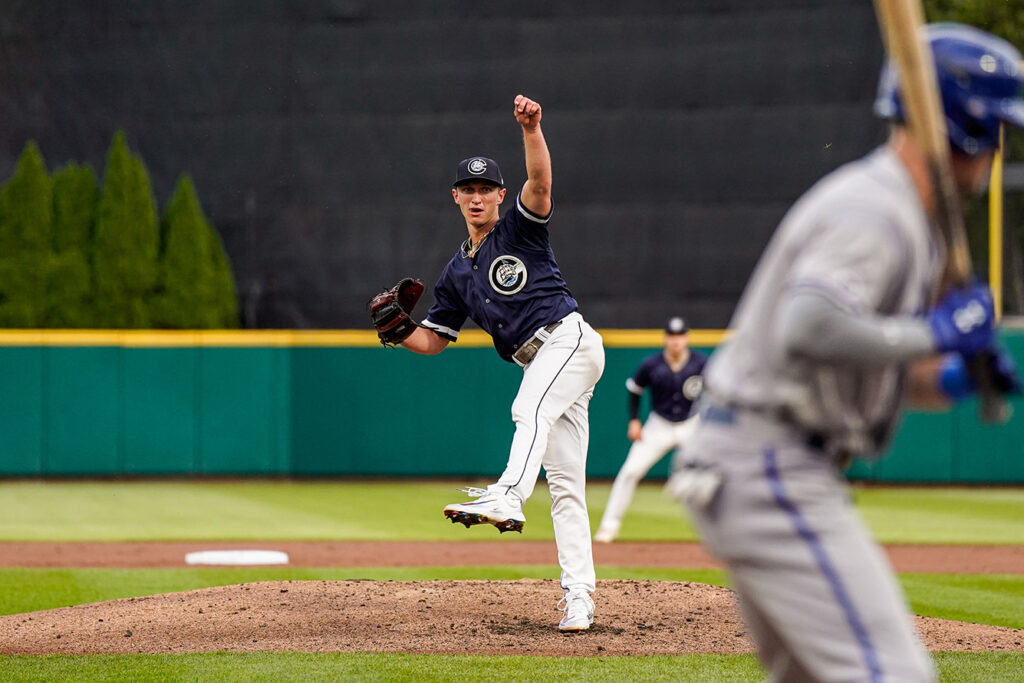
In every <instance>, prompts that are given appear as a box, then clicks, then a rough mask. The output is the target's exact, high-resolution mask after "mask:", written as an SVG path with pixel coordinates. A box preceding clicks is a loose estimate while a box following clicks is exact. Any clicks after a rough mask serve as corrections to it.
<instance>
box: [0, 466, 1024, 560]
mask: <svg viewBox="0 0 1024 683" xmlns="http://www.w3.org/2000/svg"><path fill="white" fill-rule="evenodd" d="M466 483H476V484H483V483H484V482H479V481H478V482H459V481H399V482H392V481H388V482H380V481H309V482H307V481H301V482H289V481H266V480H238V481H202V482H188V481H168V482H164V481H137V482H100V481H85V482H71V481H5V482H0V509H2V510H4V514H3V515H2V516H0V541H2V540H7V541H132V540H134V541H162V540H163V541H168V540H448V541H452V540H454V541H473V540H493V538H494V537H495V534H493V533H491V534H488V533H486V532H489V531H493V530H492V529H479V528H477V529H468V530H467V529H464V528H463V527H461V526H457V525H456V526H453V525H451V524H449V523H447V522H446V521H445V520H444V518H443V516H442V514H441V509H442V508H443V507H444V505H445V504H447V503H450V502H454V501H457V500H460V499H462V497H463V494H460V493H458V492H457V491H456V490H455V489H456V488H457V487H458V486H460V485H464V484H466ZM609 489H610V485H609V483H608V482H599V483H592V484H591V485H590V486H589V487H588V502H589V505H590V517H591V524H592V526H594V527H596V525H597V523H598V521H599V520H600V517H601V514H602V513H603V512H604V505H605V502H606V500H607V498H608V492H609ZM855 500H856V505H857V508H858V509H859V511H860V512H861V514H862V515H863V517H864V518H865V520H866V521H867V523H868V525H869V526H870V527H871V529H872V532H873V533H874V534H875V536H876V537H877V538H878V540H879V541H881V542H884V543H934V544H1005V545H1015V544H1020V543H1021V542H1022V539H1024V489H991V488H977V489H974V488H962V489H961V488H955V489H951V488H857V489H855ZM549 505H550V499H549V497H548V493H547V490H546V488H545V486H544V485H543V482H541V483H540V484H539V485H538V486H537V489H536V490H535V492H534V495H533V496H532V497H531V499H530V500H529V501H528V502H527V504H526V507H525V510H524V512H525V514H526V517H527V531H526V533H525V534H524V535H523V536H519V535H518V534H505V535H504V536H503V537H502V540H503V541H506V542H510V543H515V542H517V541H519V540H549V539H552V538H553V537H554V536H553V532H552V529H551V516H550V514H549V512H548V508H549ZM696 538H697V536H696V534H695V532H694V529H693V527H692V526H691V525H690V523H689V522H688V521H687V519H686V517H685V515H684V513H683V511H682V509H681V507H680V506H679V505H677V504H676V503H675V502H674V501H672V500H670V499H669V498H667V497H666V496H665V495H664V493H663V492H662V485H661V484H660V483H659V482H651V483H647V484H644V485H641V486H640V487H639V488H638V489H637V492H636V496H635V497H634V500H633V504H632V505H631V507H630V509H629V512H628V513H627V515H626V518H625V520H624V522H623V527H622V532H621V534H620V539H621V540H624V541H627V540H631V541H648V540H659V541H693V540H696Z"/></svg>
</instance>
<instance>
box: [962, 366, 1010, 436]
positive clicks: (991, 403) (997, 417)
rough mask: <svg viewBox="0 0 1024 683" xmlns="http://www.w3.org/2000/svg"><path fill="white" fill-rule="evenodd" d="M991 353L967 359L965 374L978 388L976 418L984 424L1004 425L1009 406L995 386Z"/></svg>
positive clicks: (1007, 416)
mask: <svg viewBox="0 0 1024 683" xmlns="http://www.w3.org/2000/svg"><path fill="white" fill-rule="evenodd" d="M993 367H994V366H993V363H992V352H991V351H982V352H981V353H977V354H975V355H973V356H971V357H969V358H968V359H967V372H968V374H969V375H970V377H971V381H973V382H974V386H976V387H977V388H978V418H979V419H980V420H981V421H982V422H984V423H985V424H1005V423H1006V422H1007V421H1008V420H1009V419H1010V413H1011V411H1010V404H1009V403H1007V401H1006V398H1005V397H1004V396H1003V394H1002V392H1000V391H999V388H998V387H997V386H996V383H995V378H994V376H993V375H994V371H993Z"/></svg>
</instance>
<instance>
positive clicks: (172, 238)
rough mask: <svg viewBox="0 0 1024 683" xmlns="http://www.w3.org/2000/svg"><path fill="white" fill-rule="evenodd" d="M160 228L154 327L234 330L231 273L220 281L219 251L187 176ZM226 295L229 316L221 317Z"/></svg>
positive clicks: (228, 272) (168, 208)
mask: <svg viewBox="0 0 1024 683" xmlns="http://www.w3.org/2000/svg"><path fill="white" fill-rule="evenodd" d="M161 227H162V230H161V237H162V240H161V242H162V251H161V259H160V283H159V288H158V291H159V293H158V296H157V299H156V302H155V308H154V322H155V323H156V324H157V325H158V326H159V327H167V328H180V329H208V328H224V327H237V326H238V320H237V318H238V316H237V313H236V312H235V311H234V305H235V304H234V282H233V279H232V278H231V272H230V270H229V269H228V270H227V279H226V281H225V279H224V270H225V267H226V263H227V260H226V257H225V256H224V254H223V248H222V247H221V244H220V240H219V238H218V237H217V235H216V233H215V232H214V231H213V228H212V227H211V226H210V224H209V222H208V221H207V220H206V216H204V215H203V210H202V208H201V207H200V205H199V200H198V198H197V196H196V189H195V185H194V183H193V182H192V179H191V178H190V177H189V176H187V175H185V176H182V177H181V178H180V179H179V180H178V185H177V187H176V188H175V190H174V195H173V196H172V198H171V202H170V204H168V206H167V210H166V211H165V213H164V217H163V221H162V223H161ZM222 264H223V266H222ZM225 295H227V296H230V298H231V305H232V310H231V312H229V313H225V311H224V305H223V300H224V299H225V298H226V297H225Z"/></svg>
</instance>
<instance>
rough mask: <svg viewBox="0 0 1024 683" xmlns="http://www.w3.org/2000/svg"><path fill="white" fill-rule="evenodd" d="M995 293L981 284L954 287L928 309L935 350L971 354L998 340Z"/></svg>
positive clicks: (988, 346)
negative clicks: (994, 328)
mask: <svg viewBox="0 0 1024 683" xmlns="http://www.w3.org/2000/svg"><path fill="white" fill-rule="evenodd" d="M994 320H995V307H994V306H993V304H992V293H991V292H990V291H989V289H988V287H986V286H985V285H982V284H974V285H969V286H967V287H963V288H960V289H952V290H950V291H949V292H947V293H946V295H945V296H943V297H942V299H941V300H940V301H939V302H938V303H937V304H936V305H935V308H933V309H932V310H931V311H930V312H929V313H928V325H929V327H931V330H932V338H933V339H934V340H935V350H936V351H941V352H948V351H957V352H959V353H961V354H963V355H965V356H971V355H973V354H975V353H978V352H979V351H982V350H983V349H987V348H990V347H991V346H992V345H993V344H994V342H995V332H994V331H993V328H992V326H993V322H994Z"/></svg>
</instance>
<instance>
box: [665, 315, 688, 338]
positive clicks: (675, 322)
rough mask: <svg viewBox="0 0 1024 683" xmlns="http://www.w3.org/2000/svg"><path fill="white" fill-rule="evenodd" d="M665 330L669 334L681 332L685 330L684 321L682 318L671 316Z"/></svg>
mask: <svg viewBox="0 0 1024 683" xmlns="http://www.w3.org/2000/svg"><path fill="white" fill-rule="evenodd" d="M667 330H668V332H669V333H670V334H682V333H684V332H686V323H684V322H683V319H682V318H672V319H671V320H669V321H668V325H667Z"/></svg>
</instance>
